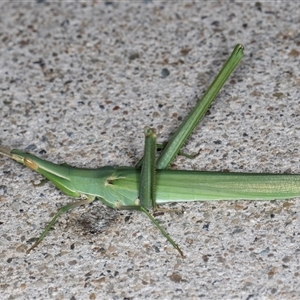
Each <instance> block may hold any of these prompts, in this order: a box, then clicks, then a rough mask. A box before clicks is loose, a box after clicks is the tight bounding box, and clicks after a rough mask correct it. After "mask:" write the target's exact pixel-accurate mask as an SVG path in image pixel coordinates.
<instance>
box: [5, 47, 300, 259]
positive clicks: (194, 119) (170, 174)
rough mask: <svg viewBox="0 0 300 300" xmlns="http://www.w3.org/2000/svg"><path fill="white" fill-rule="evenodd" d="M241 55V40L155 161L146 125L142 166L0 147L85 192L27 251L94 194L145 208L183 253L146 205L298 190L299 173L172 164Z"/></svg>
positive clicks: (278, 195)
mask: <svg viewBox="0 0 300 300" xmlns="http://www.w3.org/2000/svg"><path fill="white" fill-rule="evenodd" d="M242 57H243V46H242V45H240V44H238V45H236V47H235V48H234V50H233V52H232V54H231V55H230V57H229V59H228V60H227V61H226V63H225V64H224V66H223V68H222V69H221V71H220V73H219V74H218V75H217V77H216V78H215V80H214V81H213V83H212V84H211V85H210V87H209V88H208V90H207V92H206V93H205V94H204V95H203V97H202V98H201V99H200V101H198V103H197V104H196V106H195V107H194V108H193V110H192V111H191V112H190V114H189V115H188V116H187V117H186V118H185V120H184V121H183V122H182V124H181V125H180V126H179V128H178V129H177V131H176V132H175V134H174V135H173V136H172V138H171V139H170V140H169V142H168V144H167V145H166V146H165V148H164V149H163V151H162V152H161V154H160V156H159V157H158V159H157V161H156V159H155V152H156V135H155V133H154V131H153V130H152V129H150V128H146V129H145V149H144V157H143V159H142V161H141V168H140V167H139V166H138V167H135V168H134V167H112V166H105V167H102V168H98V169H86V168H75V167H71V166H69V165H66V164H63V165H58V164H54V163H52V162H48V161H45V160H43V159H40V158H38V157H36V156H34V155H32V154H29V153H25V152H23V151H20V150H17V149H13V150H9V149H7V148H5V147H0V154H3V155H6V156H9V157H10V158H12V159H14V160H15V161H17V162H19V163H21V164H23V165H25V166H26V167H28V168H30V169H32V170H34V171H36V172H38V173H40V174H41V175H43V176H44V177H46V178H47V179H49V180H50V181H51V182H52V183H53V184H54V185H55V186H56V187H57V188H59V189H60V190H61V191H62V192H64V193H65V194H67V195H69V196H71V197H80V198H81V200H80V201H77V202H73V203H70V204H68V205H66V206H63V207H61V208H60V209H59V210H58V211H57V213H56V214H55V216H54V217H53V218H52V220H51V221H50V223H49V224H48V225H47V226H46V228H45V230H44V231H43V233H42V234H41V236H40V237H39V238H38V239H37V241H36V242H35V243H34V244H33V246H31V247H30V248H29V249H28V250H27V253H29V252H30V251H31V250H32V249H33V248H35V247H36V246H37V245H38V244H39V243H40V242H41V241H42V240H43V239H44V237H45V236H46V235H47V233H48V231H49V230H50V229H51V227H52V226H53V225H54V223H55V222H56V220H57V218H58V217H59V216H60V215H61V214H62V213H64V212H66V211H68V210H70V209H72V208H74V207H76V206H80V205H82V204H88V203H90V202H92V201H94V200H95V199H96V200H100V201H102V202H103V203H104V204H106V205H107V206H109V207H111V208H115V209H129V210H138V211H142V212H143V213H145V214H146V215H147V216H148V217H149V218H150V220H151V221H152V222H153V224H154V225H155V226H156V227H157V228H158V229H159V230H160V231H161V233H162V234H163V235H164V236H165V237H166V238H167V240H168V241H169V242H170V243H171V244H172V245H173V247H174V248H175V249H177V250H178V251H179V253H180V255H181V256H183V252H182V251H181V249H180V248H179V246H178V245H177V244H176V243H175V242H174V240H173V239H172V238H171V237H170V236H169V235H168V233H167V232H166V231H165V230H164V229H163V228H162V227H161V226H160V224H159V223H158V222H157V220H156V219H155V218H154V217H153V216H152V215H151V214H150V212H149V211H148V209H150V208H153V209H157V206H158V205H160V204H165V203H170V202H180V201H186V202H188V201H205V200H239V199H243V200H274V199H287V198H294V197H298V196H300V175H286V174H245V173H222V172H200V171H187V170H170V169H168V167H169V165H170V164H171V162H172V161H173V159H174V157H175V156H176V155H177V154H178V153H179V150H180V148H181V147H182V145H183V144H184V143H185V141H186V139H187V138H188V137H189V135H190V134H191V132H192V131H193V129H194V128H195V126H196V125H197V124H198V122H199V121H200V119H201V118H202V117H203V116H204V115H205V113H206V111H207V109H208V107H209V106H210V104H211V102H212V101H213V100H214V98H215V97H216V95H217V94H218V92H219V91H220V89H221V87H222V86H223V85H224V83H225V81H226V80H227V79H228V77H229V76H230V74H231V73H232V72H233V70H234V69H235V67H236V66H237V65H238V63H239V62H240V60H241V59H242Z"/></svg>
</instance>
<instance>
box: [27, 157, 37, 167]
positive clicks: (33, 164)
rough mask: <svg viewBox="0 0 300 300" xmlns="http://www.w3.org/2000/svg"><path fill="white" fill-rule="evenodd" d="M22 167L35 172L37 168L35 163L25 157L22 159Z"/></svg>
mask: <svg viewBox="0 0 300 300" xmlns="http://www.w3.org/2000/svg"><path fill="white" fill-rule="evenodd" d="M24 165H25V166H26V167H28V168H29V169H31V170H37V169H38V168H39V165H38V164H37V163H35V162H34V161H32V160H31V159H29V158H26V157H25V158H24Z"/></svg>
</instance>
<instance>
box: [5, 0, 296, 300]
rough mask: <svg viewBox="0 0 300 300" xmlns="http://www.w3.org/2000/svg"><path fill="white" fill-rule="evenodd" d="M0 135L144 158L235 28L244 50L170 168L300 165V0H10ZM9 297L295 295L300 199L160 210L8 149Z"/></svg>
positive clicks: (113, 159) (28, 146) (117, 160)
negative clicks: (70, 178) (83, 188)
mask: <svg viewBox="0 0 300 300" xmlns="http://www.w3.org/2000/svg"><path fill="white" fill-rule="evenodd" d="M0 11H1V13H0V49H1V51H0V93H1V100H0V143H1V144H3V145H5V146H9V147H15V148H19V149H23V150H28V151H30V152H32V153H34V154H36V155H39V156H40V157H43V158H45V159H48V160H51V161H53V162H57V163H61V162H67V163H69V164H71V165H74V166H78V167H80V166H86V167H98V166H103V165H134V164H135V163H136V162H137V161H138V159H139V158H140V157H141V155H142V152H143V128H144V126H146V125H150V126H152V127H154V128H155V129H156V130H157V133H158V136H159V140H160V141H165V140H167V139H168V138H169V137H170V135H171V133H172V132H173V131H174V128H176V127H177V126H178V125H179V124H180V122H181V120H182V118H183V117H184V116H186V114H187V112H188V111H189V109H190V108H191V107H193V105H194V104H195V102H196V101H197V99H198V97H199V96H201V94H202V93H203V92H204V91H205V89H206V88H207V87H208V86H209V84H210V82H211V81H212V80H213V78H214V76H215V75H216V74H217V72H218V71H219V70H220V67H221V65H222V64H223V62H224V61H225V60H226V59H227V57H228V55H229V53H230V52H231V51H232V49H233V47H234V45H235V44H236V43H242V44H244V46H245V57H244V59H243V60H242V62H241V64H240V65H239V66H238V68H237V70H236V71H235V72H234V74H233V76H232V77H231V78H230V80H229V81H228V83H227V84H226V85H225V87H224V88H223V89H222V91H221V93H220V95H219V96H218V97H217V99H216V101H215V102H214V104H213V105H212V107H211V108H210V110H209V114H207V115H206V117H205V119H204V120H203V122H202V123H201V124H200V125H199V126H198V127H197V129H196V131H195V133H194V134H193V136H192V137H191V138H190V139H189V141H188V143H187V144H186V146H185V150H186V151H187V152H190V153H197V152H198V151H199V150H200V149H201V153H200V155H199V157H198V158H197V159H195V160H187V159H186V158H184V157H179V158H177V160H176V161H175V162H174V165H173V167H174V168H181V169H199V170H216V171H219V170H229V171H236V172H246V171H247V172H276V173H282V172H288V173H300V163H299V159H300V147H299V137H300V131H299V128H300V125H299V124H300V92H299V85H300V71H299V66H300V63H299V60H300V56H299V53H300V47H299V46H300V35H299V28H300V4H299V1H284V2H281V3H280V2H279V1H272V2H261V3H259V2H256V3H255V2H254V1H243V2H241V3H237V2H235V1H218V2H216V1H178V2H176V3H175V2H174V1H172V2H171V1H169V2H160V1H131V2H129V1H128V2H125V1H119V2H118V1H116V2H113V1H112V2H109V1H106V2H104V1H86V2H85V3H83V2H82V3H78V2H76V3H75V2H69V1H68V2H67V1H62V2H59V3H53V4H51V3H50V1H49V2H48V1H22V2H21V1H11V2H7V1H5V2H4V1H2V2H0ZM0 178H1V184H0V204H1V218H0V234H1V238H0V256H1V259H0V274H1V276H0V280H1V284H0V294H1V298H2V299H114V300H119V299H199V298H200V299H299V297H300V283H299V277H300V261H299V259H300V236H299V234H300V226H299V224H300V214H299V211H300V199H294V200H288V201H269V202H267V201H252V202H249V201H227V202H226V201H220V202H198V203H192V204H185V203H183V204H178V205H176V206H175V207H176V208H177V209H179V210H182V211H183V214H179V215H178V214H176V213H175V212H171V213H165V214H164V215H162V216H159V217H158V219H159V221H160V222H161V224H162V225H163V226H164V227H165V228H166V229H167V230H168V232H169V233H170V234H171V235H172V237H173V238H174V239H175V240H176V241H177V242H178V243H179V244H180V246H181V248H182V249H183V251H184V253H185V255H186V259H182V258H180V257H179V256H178V254H177V253H176V251H175V250H174V249H173V248H172V247H171V246H170V245H169V244H168V243H167V241H166V240H165V238H164V237H163V236H162V235H161V234H160V233H159V232H158V231H157V229H156V228H154V227H153V226H152V224H151V223H150V222H149V220H147V218H146V217H145V216H144V215H141V214H139V213H135V212H129V211H121V212H118V211H113V210H110V209H108V208H105V207H104V206H102V205H101V204H100V203H94V204H93V205H91V206H88V207H81V208H79V209H74V210H73V211H71V212H70V213H69V214H66V215H64V216H62V217H61V218H60V219H59V221H58V222H57V224H56V225H55V228H54V230H52V231H51V232H50V233H49V235H48V236H47V237H46V238H45V240H44V242H43V243H42V244H41V245H40V246H39V247H38V248H37V249H35V250H34V251H33V252H32V253H31V254H30V255H27V254H26V250H27V249H28V248H29V247H30V245H31V244H32V239H33V238H35V237H37V236H38V235H39V234H40V233H41V231H42V228H43V227H44V226H45V224H46V223H47V222H48V221H49V220H50V218H51V216H52V215H53V213H54V212H55V211H56V210H57V209H58V207H60V206H61V205H63V204H66V203H68V202H69V201H70V198H69V197H67V196H65V195H62V194H61V193H60V192H59V191H58V190H57V189H55V188H54V187H53V185H51V184H50V183H47V184H45V185H43V186H35V185H33V184H32V181H33V182H34V183H38V182H39V180H40V176H39V175H37V174H34V173H33V172H32V171H30V170H28V169H25V168H23V167H22V166H20V165H18V164H17V163H15V162H13V161H10V160H9V159H7V158H2V157H1V158H0Z"/></svg>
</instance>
